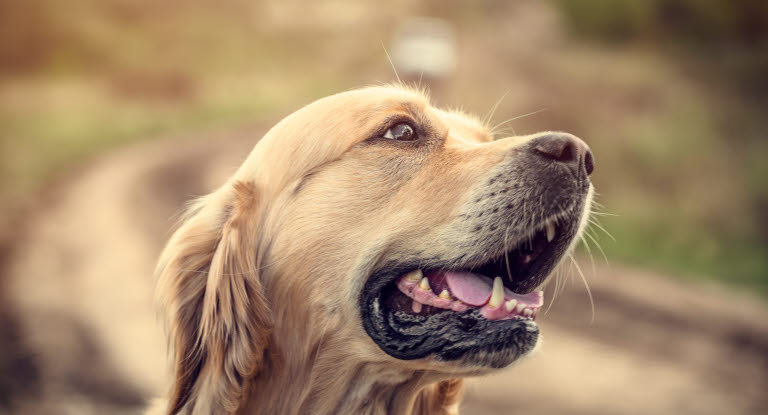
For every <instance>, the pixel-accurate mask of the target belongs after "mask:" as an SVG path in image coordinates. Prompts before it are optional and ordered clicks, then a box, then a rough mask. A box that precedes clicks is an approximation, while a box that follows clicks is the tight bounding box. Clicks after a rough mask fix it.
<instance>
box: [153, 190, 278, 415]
mask: <svg viewBox="0 0 768 415" xmlns="http://www.w3.org/2000/svg"><path fill="white" fill-rule="evenodd" d="M261 204H262V202H261V201H260V198H259V195H258V189H256V186H255V185H254V184H252V183H244V182H234V184H232V185H228V186H227V187H225V188H223V189H220V190H219V191H218V192H216V193H213V194H211V195H209V196H207V197H205V198H202V199H200V200H199V201H198V202H197V203H196V204H195V205H194V206H193V207H192V209H190V213H189V215H188V217H187V219H186V220H185V221H184V222H183V224H182V225H181V226H180V227H179V229H178V230H177V231H176V233H175V234H174V235H173V237H172V238H171V240H170V241H169V243H168V245H167V246H166V248H165V250H164V252H163V254H162V256H161V259H160V263H159V265H158V270H157V272H158V283H159V285H158V294H159V300H160V302H161V304H162V305H163V307H164V309H165V312H166V315H167V317H168V324H169V327H168V330H169V341H170V343H171V344H170V347H171V349H172V350H173V362H174V377H175V379H174V381H173V382H174V384H173V387H172V391H171V396H170V402H169V407H168V413H170V414H177V413H184V414H198V413H200V414H202V413H205V414H210V413H222V414H229V413H234V412H235V411H236V410H237V408H238V405H239V404H240V403H241V401H242V399H243V394H244V393H245V392H244V382H245V381H246V380H247V379H248V378H250V377H252V376H254V375H255V374H256V373H257V372H258V371H259V369H260V367H261V365H262V363H263V359H264V355H265V350H266V348H267V342H268V338H269V333H270V329H271V321H270V313H269V310H268V304H267V302H266V300H265V298H264V293H263V292H262V287H261V282H260V279H259V273H258V271H257V270H258V262H259V259H258V246H259V237H258V235H259V233H260V232H259V229H258V227H259V226H260V222H261V220H260V219H261V217H262V212H260V211H261V208H260V205H261Z"/></svg>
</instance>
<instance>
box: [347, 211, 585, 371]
mask: <svg viewBox="0 0 768 415" xmlns="http://www.w3.org/2000/svg"><path fill="white" fill-rule="evenodd" d="M580 220H581V216H580V215H574V216H572V217H566V218H560V219H559V220H558V222H557V224H556V225H554V224H553V223H551V222H545V223H544V224H541V225H540V226H538V227H535V228H533V229H531V230H530V231H529V233H528V235H527V236H526V237H525V238H522V240H521V242H519V243H518V244H517V245H516V246H514V247H513V248H512V249H509V250H507V251H503V250H502V251H501V252H500V253H499V254H498V255H496V256H495V257H493V258H492V259H491V260H490V261H488V260H486V261H485V262H480V261H475V262H465V263H463V264H460V265H458V266H457V265H456V261H455V259H453V258H447V259H444V260H435V259H429V260H427V259H420V260H414V261H404V262H398V261H396V260H391V259H390V260H388V261H384V262H382V266H381V267H379V268H377V270H376V271H374V272H373V274H372V275H370V277H369V278H368V279H367V281H366V283H365V284H364V287H363V290H362V293H361V296H360V308H361V317H362V321H363V326H364V328H365V330H366V332H367V333H368V335H369V336H370V337H371V339H372V340H373V341H374V342H375V343H376V344H377V345H378V346H379V347H380V348H381V350H383V351H384V352H386V353H387V354H389V355H390V356H392V357H394V358H397V359H401V360H415V359H425V358H426V359H431V361H438V362H442V363H441V364H442V365H449V366H450V367H452V368H454V369H458V370H461V369H464V370H465V371H468V372H472V371H475V372H476V373H482V372H483V371H485V370H488V369H497V368H503V367H505V366H507V365H509V364H510V363H512V362H514V361H515V360H517V359H518V358H520V357H521V356H523V355H525V354H527V353H529V352H530V351H532V350H533V349H534V347H535V346H536V343H537V341H538V338H539V328H538V326H537V324H536V323H535V322H534V319H535V318H536V314H537V313H538V311H539V308H540V307H541V305H542V304H543V297H542V294H541V291H536V290H535V289H536V288H537V287H539V286H540V285H542V284H543V282H544V281H545V280H546V278H547V276H548V275H549V274H550V273H551V272H552V270H553V269H554V267H555V266H556V265H557V264H558V262H559V261H560V259H561V258H562V257H563V256H564V255H565V253H566V252H567V251H568V249H569V248H570V246H571V243H572V242H573V240H574V239H575V237H576V235H577V234H578V232H579V225H580ZM553 226H556V229H554V230H553V229H552V227H553ZM487 251H490V249H488V250H487ZM449 264H450V265H449ZM497 276H499V277H501V278H500V280H501V281H498V279H497V278H495V277H497ZM484 284H485V285H484ZM502 284H503V286H502ZM478 287H479V288H478ZM484 287H485V288H484ZM483 289H485V290H487V292H489V293H490V295H489V297H488V298H484V296H485V293H486V291H483ZM500 293H501V294H500ZM436 363H437V362H436Z"/></svg>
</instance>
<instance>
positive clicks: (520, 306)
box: [515, 304, 525, 314]
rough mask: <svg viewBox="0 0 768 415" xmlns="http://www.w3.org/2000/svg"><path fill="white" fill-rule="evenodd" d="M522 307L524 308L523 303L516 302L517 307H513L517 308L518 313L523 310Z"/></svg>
mask: <svg viewBox="0 0 768 415" xmlns="http://www.w3.org/2000/svg"><path fill="white" fill-rule="evenodd" d="M524 308H525V304H518V305H517V308H515V310H517V313H518V314H520V313H522V312H523V309H524Z"/></svg>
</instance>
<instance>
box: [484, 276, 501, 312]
mask: <svg viewBox="0 0 768 415" xmlns="http://www.w3.org/2000/svg"><path fill="white" fill-rule="evenodd" d="M503 301H504V284H503V283H502V282H501V277H496V278H495V279H494V280H493V292H492V293H491V299H490V301H488V305H489V306H491V307H494V308H495V307H499V306H501V303H502V302H503Z"/></svg>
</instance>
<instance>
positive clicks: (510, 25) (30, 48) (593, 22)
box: [0, 0, 768, 414]
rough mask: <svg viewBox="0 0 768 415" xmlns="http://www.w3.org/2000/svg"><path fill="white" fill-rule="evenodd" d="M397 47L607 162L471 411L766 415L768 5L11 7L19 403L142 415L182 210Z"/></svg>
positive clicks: (525, 126)
mask: <svg viewBox="0 0 768 415" xmlns="http://www.w3.org/2000/svg"><path fill="white" fill-rule="evenodd" d="M385 48H386V50H387V51H388V52H389V55H390V57H391V60H392V62H393V64H394V66H395V68H397V69H398V71H399V75H400V76H401V77H402V78H403V79H404V80H409V81H411V82H414V83H420V84H421V85H424V86H427V87H429V88H430V91H431V96H432V98H433V102H434V103H435V104H436V105H438V106H445V107H460V108H462V109H464V110H466V111H468V112H472V113H475V114H478V115H479V116H480V117H482V116H484V115H486V114H490V112H491V110H492V108H494V107H495V106H497V108H496V109H495V111H493V116H492V118H491V125H494V124H498V123H503V128H504V129H506V130H505V132H506V133H507V134H527V133H532V132H536V131H541V130H564V131H568V132H571V133H574V134H576V135H578V136H580V137H582V138H584V139H585V141H587V142H588V144H589V145H590V146H591V148H592V150H593V152H594V154H595V157H596V170H595V173H594V175H593V181H594V184H595V186H596V188H597V191H598V192H599V197H598V201H599V202H600V203H601V205H602V207H601V208H600V211H601V212H603V213H604V214H603V215H600V216H597V217H596V219H598V220H599V223H598V224H595V225H593V226H592V227H591V228H590V230H589V232H588V235H587V236H586V237H585V243H584V244H583V245H582V246H581V247H580V249H579V261H578V263H579V268H580V270H578V269H576V267H575V266H573V265H568V266H566V267H565V269H564V270H563V274H564V275H566V276H568V277H567V278H566V280H567V281H570V282H569V283H568V284H567V286H566V287H565V289H564V290H563V291H562V292H561V293H558V295H557V299H556V300H555V301H554V303H553V304H552V305H551V308H550V309H549V311H548V313H547V315H545V316H544V317H543V318H542V319H541V320H542V323H541V324H542V326H543V332H544V339H545V340H544V347H543V349H542V352H541V353H539V355H538V356H536V357H535V358H533V359H529V360H527V361H525V362H523V363H521V364H520V365H519V366H520V367H519V368H517V369H516V370H508V371H504V372H503V373H501V374H499V375H495V376H493V377H489V378H484V379H481V380H478V381H476V382H473V384H472V385H471V386H470V389H469V392H468V395H467V399H466V403H465V404H464V413H467V414H494V413H499V414H501V413H514V412H515V411H520V412H522V411H526V412H528V413H542V414H544V413H547V414H549V413H552V414H556V413H568V414H574V413H576V414H580V413H584V414H600V413H605V414H635V413H637V414H641V413H642V414H647V413H649V411H650V412H651V413H678V414H682V413H686V414H688V413H690V414H695V413H701V414H704V413H719V414H722V413H728V414H736V413H738V414H752V413H754V414H758V413H767V411H768V397H767V396H766V393H765V391H766V390H768V306H767V305H766V304H767V303H766V299H768V162H766V161H765V160H764V159H765V158H766V157H768V137H766V129H768V118H767V115H768V76H767V74H768V3H766V2H764V1H761V0H731V1H727V0H646V1H615V0H580V1H568V0H549V1H536V0H514V1H512V0H510V1H502V0H483V1H472V2H469V1H458V0H432V1H423V2H413V1H405V0H393V1H389V2H387V4H386V6H384V5H381V3H378V5H377V3H375V2H344V1H315V2H302V1H298V0H282V1H255V0H249V1H246V0H230V1H226V2H214V1H211V0H184V1H182V0H165V1H162V2H157V1H149V0H66V1H63V0H0V247H1V248H0V289H1V290H0V297H1V298H0V413H4V411H5V412H7V413H21V414H26V413H30V414H32V413H35V414H47V413H56V414H62V413H63V414H70V413H71V414H90V413H93V414H97V413H126V414H128V413H140V411H141V408H142V405H143V402H144V401H145V400H146V399H148V398H150V397H152V396H154V395H157V394H158V392H159V391H162V390H164V389H163V388H164V383H163V381H162V376H163V374H164V370H165V355H164V350H165V349H164V341H163V339H162V332H161V328H160V324H159V323H158V319H157V318H156V317H155V315H154V312H153V309H152V301H151V300H152V297H151V296H152V288H153V287H152V284H153V281H152V276H151V270H152V268H153V266H154V262H155V259H156V256H157V254H158V252H159V250H160V248H161V247H162V244H163V242H164V240H165V238H167V236H168V232H169V229H170V228H171V226H172V225H173V223H174V222H173V218H174V215H175V214H177V213H178V212H179V211H180V210H181V209H182V207H183V204H184V202H185V201H186V200H188V199H190V198H191V197H194V196H197V195H201V194H205V193H207V192H209V191H211V190H212V189H213V188H214V187H215V186H217V185H218V184H219V183H221V182H222V181H223V180H224V178H226V177H227V175H228V174H230V173H231V172H233V171H234V169H235V168H236V167H237V166H238V164H239V163H240V162H241V161H242V160H243V159H244V158H245V156H246V155H247V153H248V151H249V150H250V148H251V147H252V146H253V145H254V144H255V143H256V142H257V140H258V139H259V137H261V135H263V133H264V132H265V131H266V130H267V129H268V128H269V127H270V126H271V125H273V124H274V123H275V122H276V121H277V120H279V119H281V118H282V117H284V116H285V115H287V114H289V113H291V112H292V111H294V110H296V109H298V108H300V107H301V106H303V105H305V104H307V103H309V102H311V101H313V100H315V99H317V98H320V97H323V96H326V95H329V94H332V93H336V92H340V91H344V90H348V89H351V88H355V87H359V86H363V85H368V84H376V83H383V82H390V81H393V80H394V79H395V78H396V76H395V74H394V72H393V69H392V66H391V65H390V60H389V59H388V57H387V54H386V53H385ZM580 272H583V274H584V276H585V277H586V280H587V282H589V284H590V287H591V288H592V296H593V297H594V312H593V307H592V305H591V303H590V299H589V296H588V294H587V291H586V290H585V287H584V285H583V283H582V281H581V278H580ZM551 291H552V289H550V293H548V294H547V295H548V298H552V297H553V294H554V293H552V292H551Z"/></svg>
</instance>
